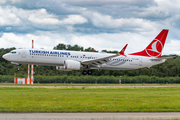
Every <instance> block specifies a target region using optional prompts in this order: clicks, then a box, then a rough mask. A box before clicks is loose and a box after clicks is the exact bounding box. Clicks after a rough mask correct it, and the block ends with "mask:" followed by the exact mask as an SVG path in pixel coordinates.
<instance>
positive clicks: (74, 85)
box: [0, 84, 180, 87]
mask: <svg viewBox="0 0 180 120" xmlns="http://www.w3.org/2000/svg"><path fill="white" fill-rule="evenodd" d="M0 87H180V85H172V84H171V85H168V84H167V85H154V84H153V85H126V84H125V85H122V84H120V85H103V84H99V85H98V84H97V85H87V84H85V85H83V84H80V85H76V84H72V85H69V84H68V85H62V84H60V85H58V84H57V85H37V84H36V85H18V84H16V85H0Z"/></svg>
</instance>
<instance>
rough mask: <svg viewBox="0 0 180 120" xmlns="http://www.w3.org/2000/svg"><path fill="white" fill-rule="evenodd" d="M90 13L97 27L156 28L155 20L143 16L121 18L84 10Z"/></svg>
mask: <svg viewBox="0 0 180 120" xmlns="http://www.w3.org/2000/svg"><path fill="white" fill-rule="evenodd" d="M84 14H88V16H89V19H91V20H92V22H93V24H94V25H95V26H96V27H104V28H125V29H129V28H132V29H136V30H141V29H154V26H153V24H154V23H153V22H150V21H148V20H143V19H141V18H119V19H114V18H112V17H111V16H110V15H102V14H100V13H98V12H84Z"/></svg>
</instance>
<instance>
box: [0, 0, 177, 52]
mask: <svg viewBox="0 0 180 120" xmlns="http://www.w3.org/2000/svg"><path fill="white" fill-rule="evenodd" d="M179 11H180V0H0V48H11V47H16V48H30V47H31V40H32V39H33V40H34V41H35V48H44V49H53V47H55V46H56V45H58V44H59V43H63V44H70V45H72V46H73V45H75V44H78V45H79V46H83V47H84V48H88V47H93V48H95V49H96V50H99V51H101V50H104V49H106V50H118V51H120V50H121V49H122V48H123V47H124V45H125V44H128V47H127V49H126V51H125V53H126V54H128V53H132V52H137V51H141V50H143V49H144V48H145V47H146V46H147V45H148V44H149V43H150V42H151V41H152V40H153V39H154V38H155V37H156V36H157V35H158V34H159V33H160V31H161V30H162V29H169V33H168V37H167V41H166V44H165V47H164V50H163V53H162V54H166V55H167V54H178V55H180V34H179V33H180V12H179Z"/></svg>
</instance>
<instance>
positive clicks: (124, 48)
mask: <svg viewBox="0 0 180 120" xmlns="http://www.w3.org/2000/svg"><path fill="white" fill-rule="evenodd" d="M127 45H128V44H126V45H125V46H124V47H123V49H122V50H121V51H120V52H119V54H120V55H123V56H126V55H125V54H124V51H125V50H126V47H127Z"/></svg>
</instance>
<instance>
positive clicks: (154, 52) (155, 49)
mask: <svg viewBox="0 0 180 120" xmlns="http://www.w3.org/2000/svg"><path fill="white" fill-rule="evenodd" d="M162 49H163V44H162V43H161V41H159V40H158V39H154V40H153V42H152V43H151V44H150V45H149V46H148V47H147V48H146V49H145V51H146V53H147V54H148V55H149V56H150V57H158V56H159V55H161V53H162Z"/></svg>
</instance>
